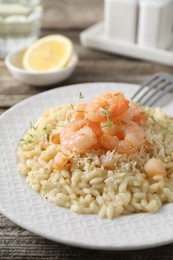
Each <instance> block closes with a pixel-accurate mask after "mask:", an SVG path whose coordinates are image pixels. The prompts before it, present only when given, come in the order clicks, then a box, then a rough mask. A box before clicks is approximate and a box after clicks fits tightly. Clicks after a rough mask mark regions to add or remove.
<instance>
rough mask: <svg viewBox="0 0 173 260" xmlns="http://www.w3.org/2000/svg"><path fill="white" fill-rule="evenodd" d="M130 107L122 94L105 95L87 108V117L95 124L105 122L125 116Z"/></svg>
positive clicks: (94, 100) (109, 93) (111, 93)
mask: <svg viewBox="0 0 173 260" xmlns="http://www.w3.org/2000/svg"><path fill="white" fill-rule="evenodd" d="M128 107H129V101H128V100H127V99H126V98H125V97H124V95H123V94H122V93H113V92H108V93H104V94H102V95H100V96H98V97H96V98H95V99H93V100H92V101H91V102H89V103H87V105H86V107H85V116H86V118H87V119H88V120H90V121H93V122H104V121H107V119H108V118H109V119H111V118H114V117H116V116H119V115H121V114H123V113H124V112H125V111H126V110H127V109H128Z"/></svg>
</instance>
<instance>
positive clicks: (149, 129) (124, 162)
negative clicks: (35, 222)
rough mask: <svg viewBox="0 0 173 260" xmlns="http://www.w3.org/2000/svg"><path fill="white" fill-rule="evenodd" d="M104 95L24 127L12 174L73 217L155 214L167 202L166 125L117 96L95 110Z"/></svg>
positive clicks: (172, 183) (170, 158)
mask: <svg viewBox="0 0 173 260" xmlns="http://www.w3.org/2000/svg"><path fill="white" fill-rule="evenodd" d="M109 94H110V93H109ZM80 95H81V93H80ZM104 95H105V96H104ZM106 95H108V93H106V94H103V95H102V96H100V97H99V98H98V97H97V98H95V99H94V100H92V101H91V102H89V103H81V104H77V105H75V104H74V105H73V104H69V105H62V106H58V107H55V108H52V109H50V110H48V111H45V112H44V113H43V115H42V116H41V117H40V118H39V119H38V121H37V122H35V123H34V124H32V123H30V128H29V130H28V131H27V132H26V134H25V135H24V137H23V139H22V140H21V141H20V145H19V147H18V150H17V153H18V170H19V172H20V173H21V174H22V175H24V176H26V181H27V183H28V184H29V185H30V186H31V187H32V188H33V189H34V190H36V191H38V192H39V193H40V194H41V195H42V196H43V197H44V198H45V199H46V200H48V201H50V202H52V203H54V204H55V205H57V206H60V207H65V208H70V209H71V210H72V211H73V212H76V213H80V214H98V215H99V217H101V218H110V219H113V218H115V217H116V216H118V215H122V214H130V213H138V212H150V213H154V212H157V211H158V210H159V208H161V207H162V205H163V204H165V203H168V202H173V121H172V118H170V117H169V116H167V115H165V114H164V113H163V112H162V111H161V110H160V109H159V108H156V109H152V108H144V107H141V106H139V104H134V103H132V102H129V101H127V100H126V99H125V98H124V97H123V95H122V94H121V96H118V99H117V96H116V100H114V97H113V99H112V96H111V101H110V99H109V100H108V102H113V103H110V104H107V103H104V105H103V103H102V102H103V101H104V102H105V99H104V98H105V97H106ZM112 95H113V93H112ZM116 95H117V93H116ZM115 104H116V106H115Z"/></svg>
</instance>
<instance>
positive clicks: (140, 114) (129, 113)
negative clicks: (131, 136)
mask: <svg viewBox="0 0 173 260" xmlns="http://www.w3.org/2000/svg"><path fill="white" fill-rule="evenodd" d="M147 120H148V116H147V115H146V114H145V112H144V111H143V109H142V108H141V107H137V106H135V104H133V103H130V105H129V108H128V109H127V110H126V111H125V112H124V113H123V114H121V115H120V116H117V117H116V118H113V119H112V121H134V122H136V123H137V124H139V125H144V124H145V122H146V121H147Z"/></svg>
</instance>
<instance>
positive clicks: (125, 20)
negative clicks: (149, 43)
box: [104, 0, 138, 43]
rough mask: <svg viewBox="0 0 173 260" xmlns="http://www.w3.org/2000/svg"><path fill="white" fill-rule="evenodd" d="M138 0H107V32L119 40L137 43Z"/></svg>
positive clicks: (105, 10)
mask: <svg viewBox="0 0 173 260" xmlns="http://www.w3.org/2000/svg"><path fill="white" fill-rule="evenodd" d="M137 11H138V0H105V9H104V12H105V14H104V19H105V34H106V36H107V37H109V38H116V40H117V41H125V42H130V43H135V40H136V30H137Z"/></svg>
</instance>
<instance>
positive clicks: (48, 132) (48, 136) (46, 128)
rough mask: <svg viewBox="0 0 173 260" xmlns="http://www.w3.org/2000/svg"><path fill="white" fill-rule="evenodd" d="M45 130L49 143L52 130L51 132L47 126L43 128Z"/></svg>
mask: <svg viewBox="0 0 173 260" xmlns="http://www.w3.org/2000/svg"><path fill="white" fill-rule="evenodd" d="M43 130H44V132H45V134H46V138H47V141H49V138H50V134H51V130H50V129H49V128H48V127H47V126H45V127H44V128H43Z"/></svg>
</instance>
